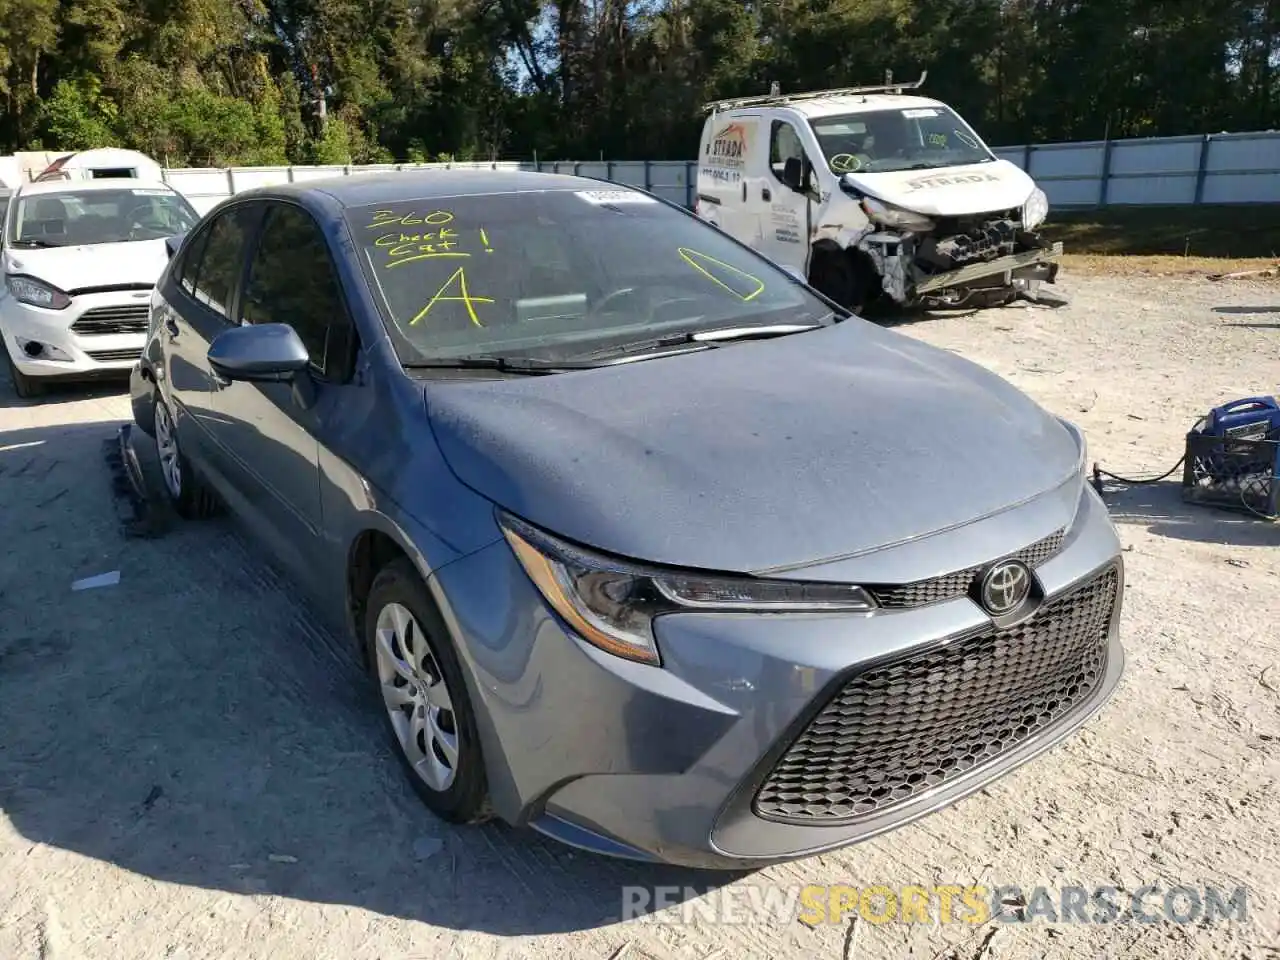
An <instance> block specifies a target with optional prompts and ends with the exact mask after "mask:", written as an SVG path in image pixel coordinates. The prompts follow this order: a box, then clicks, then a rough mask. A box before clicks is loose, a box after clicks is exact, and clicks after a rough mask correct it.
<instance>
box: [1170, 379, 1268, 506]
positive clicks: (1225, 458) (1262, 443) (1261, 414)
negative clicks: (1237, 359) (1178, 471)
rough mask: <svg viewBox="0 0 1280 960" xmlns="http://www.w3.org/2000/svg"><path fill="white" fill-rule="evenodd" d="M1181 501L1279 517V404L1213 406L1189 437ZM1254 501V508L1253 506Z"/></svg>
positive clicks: (1252, 401) (1254, 401)
mask: <svg viewBox="0 0 1280 960" xmlns="http://www.w3.org/2000/svg"><path fill="white" fill-rule="evenodd" d="M1184 462H1185V464H1186V469H1185V472H1184V474H1183V496H1184V498H1186V499H1192V500H1196V501H1199V502H1214V501H1221V505H1232V506H1236V507H1238V506H1240V505H1241V504H1242V503H1243V505H1244V506H1245V507H1246V508H1248V509H1249V510H1250V511H1251V512H1253V513H1257V514H1261V515H1263V516H1268V517H1275V516H1276V515H1277V513H1278V512H1280V402H1277V400H1276V398H1275V397H1245V398H1244V399H1242V400H1234V401H1232V402H1231V403H1224V404H1222V406H1220V407H1214V408H1213V409H1212V410H1210V411H1209V413H1208V414H1207V415H1206V416H1204V417H1203V418H1201V420H1200V421H1199V422H1198V423H1196V425H1195V426H1194V427H1192V428H1191V430H1190V431H1189V432H1188V433H1187V450H1186V456H1185V458H1184ZM1252 501H1256V504H1257V505H1256V506H1255V505H1253V504H1252Z"/></svg>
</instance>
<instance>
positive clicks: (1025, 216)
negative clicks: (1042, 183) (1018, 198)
mask: <svg viewBox="0 0 1280 960" xmlns="http://www.w3.org/2000/svg"><path fill="white" fill-rule="evenodd" d="M1047 216H1049V198H1048V197H1047V196H1045V193H1044V191H1043V190H1041V189H1040V188H1039V187H1036V189H1034V190H1032V191H1031V196H1029V197H1027V202H1026V203H1024V204H1023V205H1022V225H1023V227H1025V228H1026V229H1028V230H1034V229H1035V228H1036V227H1038V226H1040V224H1042V223H1044V221H1045V217H1047Z"/></svg>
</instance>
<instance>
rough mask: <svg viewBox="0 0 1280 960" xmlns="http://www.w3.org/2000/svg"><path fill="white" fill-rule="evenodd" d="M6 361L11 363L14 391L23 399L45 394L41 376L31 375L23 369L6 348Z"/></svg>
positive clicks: (11, 378) (10, 369)
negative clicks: (19, 367) (20, 368)
mask: <svg viewBox="0 0 1280 960" xmlns="http://www.w3.org/2000/svg"><path fill="white" fill-rule="evenodd" d="M4 359H5V362H6V363H7V364H8V365H9V379H10V380H12V381H13V392H14V393H16V394H17V395H18V396H19V397H21V398H22V399H23V400H33V399H35V398H36V397H39V396H42V395H43V394H44V384H43V383H41V382H40V378H39V377H29V376H27V375H26V374H25V373H23V372H22V371H21V370H19V369H18V365H17V364H16V363H14V362H13V357H11V356H9V351H8V350H7V349H6V350H5V353H4Z"/></svg>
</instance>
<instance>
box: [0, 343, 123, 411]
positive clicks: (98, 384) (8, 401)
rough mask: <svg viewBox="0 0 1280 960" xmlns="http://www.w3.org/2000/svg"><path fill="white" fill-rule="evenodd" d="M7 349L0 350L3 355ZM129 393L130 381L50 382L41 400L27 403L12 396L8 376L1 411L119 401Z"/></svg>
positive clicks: (0, 385) (1, 388) (1, 385)
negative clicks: (115, 398) (88, 401)
mask: <svg viewBox="0 0 1280 960" xmlns="http://www.w3.org/2000/svg"><path fill="white" fill-rule="evenodd" d="M3 349H4V348H3V347H0V351H2V350H3ZM3 356H4V355H3V353H0V371H3V369H4V366H5V364H4V361H3ZM128 390H129V380H128V377H127V376H126V377H118V378H110V379H101V380H92V381H87V382H86V381H62V380H58V381H50V382H49V383H48V384H46V385H45V387H44V393H42V394H41V395H40V396H39V397H35V398H33V399H30V400H24V399H22V398H21V397H19V396H18V395H17V394H16V393H14V392H13V385H12V383H11V382H10V381H9V378H8V376H7V374H6V375H5V377H4V380H3V381H0V410H7V409H12V408H14V407H49V406H56V405H59V404H63V403H78V402H80V401H83V400H105V399H106V398H108V397H118V396H121V395H122V394H124V393H127V392H128Z"/></svg>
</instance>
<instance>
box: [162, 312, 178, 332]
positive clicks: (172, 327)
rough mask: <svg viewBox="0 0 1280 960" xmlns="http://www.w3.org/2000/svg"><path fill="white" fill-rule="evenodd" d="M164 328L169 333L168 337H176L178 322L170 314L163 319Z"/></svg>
mask: <svg viewBox="0 0 1280 960" xmlns="http://www.w3.org/2000/svg"><path fill="white" fill-rule="evenodd" d="M164 328H165V329H166V330H168V331H169V336H170V337H176V336H177V335H178V321H177V320H175V319H174V318H173V315H172V314H170V315H169V316H167V317H165V318H164Z"/></svg>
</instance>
